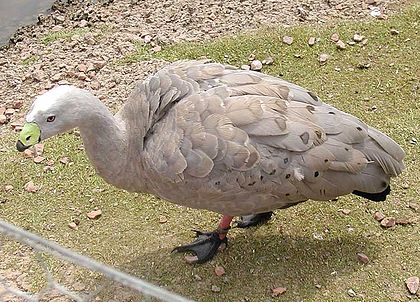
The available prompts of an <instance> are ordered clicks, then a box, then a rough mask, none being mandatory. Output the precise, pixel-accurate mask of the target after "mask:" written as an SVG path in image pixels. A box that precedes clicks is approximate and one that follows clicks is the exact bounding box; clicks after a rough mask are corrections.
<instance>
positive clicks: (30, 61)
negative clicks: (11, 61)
mask: <svg viewBox="0 0 420 302" xmlns="http://www.w3.org/2000/svg"><path fill="white" fill-rule="evenodd" d="M39 59H40V57H39V56H36V55H31V56H29V57H27V58H26V59H23V60H22V62H21V64H22V65H24V66H28V65H32V64H34V63H36V62H37V61H38V60H39Z"/></svg>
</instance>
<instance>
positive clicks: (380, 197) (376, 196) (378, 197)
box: [352, 186, 391, 201]
mask: <svg viewBox="0 0 420 302" xmlns="http://www.w3.org/2000/svg"><path fill="white" fill-rule="evenodd" d="M390 192H391V187H390V186H388V187H386V189H385V190H383V191H382V192H380V193H366V192H361V191H357V190H356V191H353V192H352V193H353V194H355V195H357V196H361V197H363V198H367V199H369V200H372V201H385V199H386V197H387V195H388V194H389V193H390Z"/></svg>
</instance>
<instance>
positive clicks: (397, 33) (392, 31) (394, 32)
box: [389, 28, 400, 36]
mask: <svg viewBox="0 0 420 302" xmlns="http://www.w3.org/2000/svg"><path fill="white" fill-rule="evenodd" d="M389 32H390V33H391V35H394V36H396V35H399V34H400V32H399V31H398V30H397V29H395V28H391V30H390V31H389Z"/></svg>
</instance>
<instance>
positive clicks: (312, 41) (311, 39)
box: [308, 37, 316, 46]
mask: <svg viewBox="0 0 420 302" xmlns="http://www.w3.org/2000/svg"><path fill="white" fill-rule="evenodd" d="M315 43H316V39H315V37H310V38H309V40H308V45H309V46H314V45H315Z"/></svg>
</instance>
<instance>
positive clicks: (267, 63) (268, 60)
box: [262, 57, 274, 65]
mask: <svg viewBox="0 0 420 302" xmlns="http://www.w3.org/2000/svg"><path fill="white" fill-rule="evenodd" d="M273 62H274V59H273V58H272V57H267V58H265V59H264V60H263V61H262V64H263V65H271V64H273Z"/></svg>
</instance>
